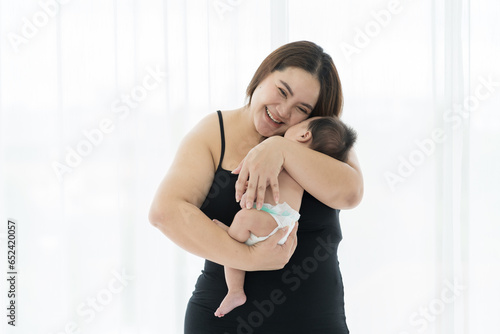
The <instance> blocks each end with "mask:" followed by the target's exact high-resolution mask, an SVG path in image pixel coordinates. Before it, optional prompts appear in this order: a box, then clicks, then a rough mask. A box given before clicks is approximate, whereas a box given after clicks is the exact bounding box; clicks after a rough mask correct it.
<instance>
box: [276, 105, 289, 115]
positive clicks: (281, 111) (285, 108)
mask: <svg viewBox="0 0 500 334" xmlns="http://www.w3.org/2000/svg"><path fill="white" fill-rule="evenodd" d="M291 111H292V108H291V107H290V106H289V105H288V104H287V103H280V104H278V105H277V106H276V112H277V113H278V116H279V117H280V118H281V119H288V118H289V117H290V113H291Z"/></svg>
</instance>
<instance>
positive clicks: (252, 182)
mask: <svg viewBox="0 0 500 334" xmlns="http://www.w3.org/2000/svg"><path fill="white" fill-rule="evenodd" d="M258 184H259V179H258V177H257V176H255V173H254V174H251V175H250V178H249V180H248V188H247V192H246V194H247V198H246V208H247V209H251V208H252V207H253V203H254V202H255V196H256V191H257V186H258Z"/></svg>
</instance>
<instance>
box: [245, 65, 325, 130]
mask: <svg viewBox="0 0 500 334" xmlns="http://www.w3.org/2000/svg"><path fill="white" fill-rule="evenodd" d="M319 92H320V83H319V81H318V79H316V77H314V76H313V75H312V74H310V73H308V72H306V71H304V70H303V69H300V68H297V67H288V68H286V69H284V70H282V71H274V72H272V73H271V74H269V75H268V76H267V77H266V78H265V79H264V80H262V82H261V83H260V84H259V85H258V86H257V88H256V89H255V91H254V93H253V95H252V100H251V102H250V103H251V104H250V110H251V112H252V114H253V120H254V124H255V129H256V130H257V132H259V133H260V134H261V135H262V136H264V137H270V136H274V135H282V134H283V133H285V131H286V130H287V129H288V128H289V127H290V126H293V125H295V124H297V123H299V122H302V121H303V120H305V119H306V118H308V117H309V115H310V114H311V112H312V110H313V109H314V106H315V105H316V102H317V101H318V97H319Z"/></svg>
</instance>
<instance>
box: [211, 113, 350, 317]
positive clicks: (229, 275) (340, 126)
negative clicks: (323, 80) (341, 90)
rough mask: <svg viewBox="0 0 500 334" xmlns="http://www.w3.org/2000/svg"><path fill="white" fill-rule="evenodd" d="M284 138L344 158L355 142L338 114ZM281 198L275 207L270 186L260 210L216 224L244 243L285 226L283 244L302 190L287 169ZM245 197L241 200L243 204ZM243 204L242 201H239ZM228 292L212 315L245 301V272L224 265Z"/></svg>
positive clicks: (312, 121)
mask: <svg viewBox="0 0 500 334" xmlns="http://www.w3.org/2000/svg"><path fill="white" fill-rule="evenodd" d="M284 137H285V138H287V139H290V140H293V141H296V142H298V143H301V144H303V145H306V146H308V147H309V148H311V149H313V150H315V151H318V152H321V153H324V154H327V155H329V156H331V157H333V158H335V159H337V160H340V161H344V162H345V161H346V160H347V155H348V153H349V150H350V149H351V147H352V146H353V144H354V142H355V141H356V133H355V132H354V130H352V129H351V128H350V127H348V126H347V125H345V124H344V123H343V122H342V121H340V119H338V118H337V117H313V118H309V119H306V120H305V121H303V122H301V123H298V124H296V125H294V126H292V127H290V128H289V129H288V130H287V131H286V133H285V136H284ZM278 182H279V187H280V199H281V200H283V203H280V204H277V205H275V206H273V205H271V204H267V203H273V202H274V200H273V195H272V191H271V188H270V187H268V188H267V190H266V195H265V198H264V202H266V203H265V204H264V205H263V207H262V209H261V210H257V209H250V210H248V209H244V208H243V207H242V210H240V211H238V213H237V214H236V215H235V216H234V219H233V222H232V224H231V226H230V227H229V228H228V227H227V226H226V225H224V224H218V225H219V226H221V228H224V229H227V232H228V233H229V235H230V236H231V237H232V238H233V239H235V240H237V241H239V242H244V243H246V244H247V245H253V244H255V243H257V242H259V241H263V240H265V239H267V238H268V237H270V236H271V235H273V234H274V233H276V232H277V231H278V229H281V228H283V227H286V226H288V232H287V234H286V235H285V237H283V238H282V239H281V240H280V241H279V242H278V243H279V244H280V245H282V244H283V243H285V241H286V239H287V238H288V235H289V234H290V232H291V231H292V228H293V226H294V224H295V222H296V221H298V220H299V218H300V214H299V213H298V211H299V209H300V204H301V201H302V194H303V192H304V189H303V188H302V187H301V186H300V185H299V184H298V183H297V182H296V181H295V180H294V179H293V178H292V177H291V176H290V175H289V174H288V173H287V172H286V170H282V171H281V173H280V174H279V176H278ZM245 202H246V201H245V200H244V198H243V199H242V200H241V201H240V203H245ZM242 205H243V204H242ZM224 273H225V277H226V284H227V287H228V293H227V295H226V297H225V298H224V300H223V301H222V303H221V304H220V306H219V308H218V309H217V310H216V311H215V316H217V317H223V316H224V315H225V314H227V313H229V312H230V311H231V310H233V309H234V308H236V307H238V306H241V305H243V304H244V303H245V302H246V295H245V292H244V291H243V284H244V281H245V272H244V271H242V270H238V269H234V268H228V267H224Z"/></svg>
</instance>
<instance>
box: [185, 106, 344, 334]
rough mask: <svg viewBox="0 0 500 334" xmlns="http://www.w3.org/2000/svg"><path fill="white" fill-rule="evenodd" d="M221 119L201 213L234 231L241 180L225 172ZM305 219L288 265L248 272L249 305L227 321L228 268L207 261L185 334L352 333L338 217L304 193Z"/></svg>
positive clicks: (191, 301) (193, 298)
mask: <svg viewBox="0 0 500 334" xmlns="http://www.w3.org/2000/svg"><path fill="white" fill-rule="evenodd" d="M217 113H218V115H219V123H220V131H221V140H222V148H221V156H220V161H219V166H218V167H217V170H216V172H215V176H214V181H213V184H212V186H211V188H210V191H209V193H208V195H207V198H206V200H205V202H204V203H203V205H202V207H201V210H202V211H203V212H204V213H205V214H206V215H207V216H208V217H209V218H210V219H218V220H220V221H221V222H223V223H225V224H226V225H230V224H231V222H232V220H233V217H234V215H235V214H236V213H237V212H238V211H239V210H240V206H239V204H238V203H236V201H235V199H234V198H235V183H236V180H237V177H238V176H237V175H233V174H231V172H230V171H228V170H224V169H222V168H221V164H222V161H223V159H224V151H225V138H224V125H223V119H222V114H221V112H220V111H218V112H217ZM300 215H301V216H300V220H299V223H300V224H299V230H298V233H297V236H298V245H297V248H296V250H295V253H294V254H293V255H292V257H291V259H290V261H289V262H288V264H287V265H286V266H285V267H284V268H283V269H281V270H275V271H254V272H247V273H246V276H245V286H244V289H245V293H246V295H247V302H246V303H245V304H244V305H242V306H240V307H238V308H236V309H234V310H233V311H231V312H230V313H229V314H227V315H226V316H224V317H223V318H217V317H215V316H214V312H215V310H216V309H217V307H218V306H219V304H220V303H221V301H222V299H223V298H224V296H225V295H226V293H227V286H226V282H225V278H224V267H223V266H221V265H219V264H216V263H214V262H211V261H208V260H206V261H205V267H204V269H203V270H202V273H201V275H200V276H199V278H198V281H197V283H196V286H195V290H194V292H193V295H192V297H191V299H190V300H189V303H188V306H187V310H186V318H185V334H205V333H214V334H215V333H216V334H233V333H234V334H240V333H252V334H258V333H270V334H280V333H283V334H284V333H286V334H290V333H300V334H314V333H330V334H340V333H342V334H344V333H349V331H348V329H347V325H346V320H345V313H344V290H343V283H342V277H341V274H340V270H339V263H338V260H337V248H338V244H339V242H340V240H341V239H342V233H341V230H340V224H339V211H338V210H335V209H331V208H330V207H328V206H326V205H324V204H322V203H321V202H319V201H318V200H316V199H315V198H314V197H312V196H311V195H310V194H308V193H307V192H305V191H304V195H303V198H302V204H301V207H300Z"/></svg>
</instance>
